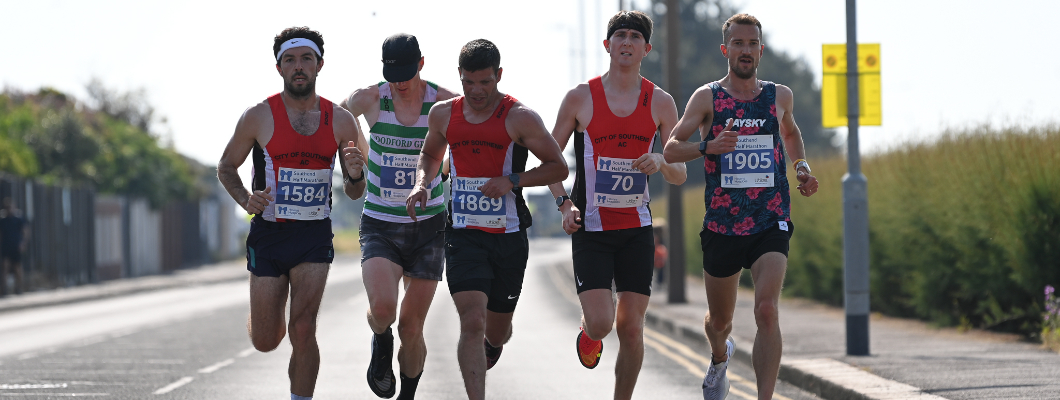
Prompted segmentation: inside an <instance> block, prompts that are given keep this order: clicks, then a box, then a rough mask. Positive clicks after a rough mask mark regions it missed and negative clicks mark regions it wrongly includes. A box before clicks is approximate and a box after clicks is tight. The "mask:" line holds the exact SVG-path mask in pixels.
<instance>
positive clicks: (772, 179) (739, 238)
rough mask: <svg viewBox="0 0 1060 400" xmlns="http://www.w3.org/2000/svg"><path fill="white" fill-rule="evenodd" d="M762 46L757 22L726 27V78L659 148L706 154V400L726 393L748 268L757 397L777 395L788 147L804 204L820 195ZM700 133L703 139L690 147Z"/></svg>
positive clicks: (696, 101) (700, 96)
mask: <svg viewBox="0 0 1060 400" xmlns="http://www.w3.org/2000/svg"><path fill="white" fill-rule="evenodd" d="M764 49H765V45H764V44H762V24H761V23H760V22H759V21H758V20H757V19H755V17H753V16H751V15H748V14H737V15H734V16H732V17H731V18H729V20H728V21H726V22H725V25H724V26H723V28H722V45H721V54H722V55H723V56H725V58H727V59H728V63H729V72H728V74H726V75H725V77H724V78H722V79H721V80H719V81H716V82H712V83H709V84H707V85H704V86H703V87H700V88H699V89H698V90H696V92H695V93H694V94H693V95H692V98H691V100H689V102H688V106H687V107H686V109H685V115H684V116H683V117H681V120H680V121H679V122H678V123H677V127H676V128H674V134H673V136H672V137H671V138H670V140H669V141H668V142H667V143H666V147H665V150H664V151H663V153H664V154H665V155H666V160H667V161H675V162H684V161H690V160H694V159H696V158H699V157H704V156H705V160H704V162H703V166H704V168H705V170H706V182H707V184H706V197H705V198H706V199H708V202H707V212H706V216H705V217H704V218H703V231H702V232H701V233H700V236H701V244H702V248H703V270H704V271H705V272H706V274H704V278H705V279H704V282H705V285H706V288H705V289H706V292H707V301H708V303H709V306H708V308H709V310H708V312H707V314H706V316H705V317H704V319H703V325H704V329H705V330H706V334H707V340H708V341H709V342H710V350H711V354H712V361H713V362H712V365H711V366H710V367H709V368H708V369H707V374H706V376H705V377H704V378H703V398H704V399H708V400H714V399H723V398H725V396H726V395H728V392H729V380H728V378H727V377H726V373H725V372H726V369H727V367H728V361H729V358H730V357H732V354H733V351H734V348H735V343H734V342H733V340H732V338H731V337H729V333H730V332H731V331H732V318H733V313H734V312H735V309H736V289H737V286H738V285H739V281H740V272H741V271H742V270H743V269H750V270H751V278H752V279H753V280H754V285H755V321H756V322H757V323H758V332H757V333H756V336H755V343H754V354H753V357H752V360H753V364H754V369H755V375H756V377H757V383H758V398H760V399H770V398H772V397H773V389H774V388H775V386H776V383H777V372H778V371H779V370H780V354H781V348H782V340H781V334H780V321H779V300H780V289H781V286H782V285H783V283H784V273H785V271H786V270H787V263H788V242H789V240H790V239H791V234H792V232H794V231H795V226H794V225H793V224H792V223H791V214H790V209H791V206H790V204H791V203H790V195H789V189H788V179H787V164H786V161H785V156H784V151H785V149H787V152H788V155H789V156H791V157H792V158H794V159H795V162H794V163H793V166H794V169H795V171H796V174H797V175H796V179H798V181H799V183H800V185H799V186H798V188H797V189H799V192H800V193H801V194H802V195H803V196H806V197H809V196H812V195H813V194H814V193H815V192H817V179H816V178H814V177H813V175H810V166H809V164H807V162H806V160H805V159H804V158H805V154H806V150H805V147H804V146H803V142H802V133H800V132H799V127H798V126H796V125H795V118H794V117H793V116H792V106H793V104H794V100H793V99H794V96H793V95H792V92H791V89H789V88H788V87H787V86H784V85H778V84H775V83H773V82H769V81H762V80H758V77H757V75H758V73H757V70H758V63H759V61H760V60H761V58H762V51H763V50H764ZM697 128H698V129H699V131H700V136H701V137H702V138H703V141H701V142H699V143H689V142H688V138H689V137H690V136H692V132H693V131H695V130H696V129H697Z"/></svg>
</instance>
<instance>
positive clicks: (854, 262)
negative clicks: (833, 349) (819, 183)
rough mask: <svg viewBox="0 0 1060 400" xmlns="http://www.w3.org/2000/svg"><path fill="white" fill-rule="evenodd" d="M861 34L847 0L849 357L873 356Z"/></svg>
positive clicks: (845, 235)
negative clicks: (861, 126) (861, 104)
mask: <svg viewBox="0 0 1060 400" xmlns="http://www.w3.org/2000/svg"><path fill="white" fill-rule="evenodd" d="M858 100H859V98H858V33H857V13H856V11H855V0H847V121H848V122H847V129H848V130H849V134H848V135H847V174H846V175H844V176H843V288H844V293H843V303H844V304H845V305H846V314H847V355H851V356H867V355H869V200H868V179H866V178H865V175H863V174H862V173H861V152H860V150H859V149H858V122H859V121H858V117H859V114H860V113H859V110H858V107H859V104H858Z"/></svg>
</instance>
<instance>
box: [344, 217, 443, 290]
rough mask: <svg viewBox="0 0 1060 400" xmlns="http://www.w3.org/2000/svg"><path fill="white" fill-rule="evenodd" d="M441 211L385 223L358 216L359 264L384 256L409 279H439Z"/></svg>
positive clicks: (441, 238)
mask: <svg viewBox="0 0 1060 400" xmlns="http://www.w3.org/2000/svg"><path fill="white" fill-rule="evenodd" d="M444 229H445V214H437V215H434V216H432V217H429V218H426V219H420V220H419V221H416V222H409V223H399V222H387V221H383V220H380V219H376V218H372V217H369V216H367V215H362V216H361V230H360V235H361V238H360V243H361V265H362V266H363V265H364V262H365V261H368V260H369V259H372V258H377V257H379V258H385V259H387V260H390V261H391V262H393V263H394V264H397V265H400V266H401V269H403V270H404V273H405V276H407V277H410V278H419V279H430V280H434V281H440V280H442V271H443V270H444V269H445V264H444V261H445V258H444V257H445V250H444V246H445V238H444V237H443V236H442V231H443V230H444Z"/></svg>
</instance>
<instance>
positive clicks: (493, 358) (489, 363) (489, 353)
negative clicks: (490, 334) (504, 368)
mask: <svg viewBox="0 0 1060 400" xmlns="http://www.w3.org/2000/svg"><path fill="white" fill-rule="evenodd" d="M482 345H483V346H485V347H486V369H487V370H488V369H490V368H493V366H494V365H497V360H500V359H501V351H504V345H503V344H502V345H500V346H498V347H493V345H491V344H490V341H489V340H486V338H482Z"/></svg>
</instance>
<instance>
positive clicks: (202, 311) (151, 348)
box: [0, 240, 815, 400]
mask: <svg viewBox="0 0 1060 400" xmlns="http://www.w3.org/2000/svg"><path fill="white" fill-rule="evenodd" d="M531 246H532V248H531V262H530V266H529V267H528V271H527V276H526V282H525V288H524V291H523V297H522V302H520V304H519V308H518V310H517V311H516V316H515V320H514V326H515V328H514V331H515V333H514V336H513V338H512V341H511V342H510V343H509V344H508V345H507V346H505V350H504V354H503V356H502V357H501V359H500V362H499V363H498V364H497V366H496V367H494V369H492V370H490V372H489V374H488V375H487V383H486V384H487V397H489V398H491V399H607V398H610V397H611V393H612V388H613V385H614V374H613V370H614V362H615V350H616V349H617V348H618V342H617V339H615V337H614V335H613V334H612V335H611V336H609V337H608V338H607V339H605V343H604V358H603V360H602V361H601V365H600V366H598V367H597V368H596V369H594V370H587V369H585V368H583V367H581V365H580V364H579V363H578V362H577V359H576V356H575V351H574V339H575V336H576V335H577V332H578V324H579V317H580V309H579V307H578V305H577V303H576V297H574V290H573V285H572V284H571V283H570V282H565V280H564V278H562V276H563V275H562V274H560V273H559V271H557V270H555V268H557V266H556V264H557V262H558V261H559V260H561V259H562V258H564V257H568V258H569V253H564V252H562V251H557V250H556V249H555V248H556V246H554V242H549V241H547V240H544V241H534V242H532V245H531ZM247 299H248V294H247V283H246V282H245V281H237V282H228V283H219V284H210V285H202V286H194V287H185V288H178V289H166V290H159V291H154V292H149V293H140V294H134V295H128V296H121V297H117V298H111V299H105V300H94V301H86V302H81V303H75V304H68V305H61V306H52V307H44V308H36V309H31V310H24V311H16V312H9V313H4V314H0V397H4V398H33V399H41V398H57V399H58V398H68V397H106V398H115V399H144V398H159V399H162V398H170V399H287V398H289V389H288V379H287V363H288V357H289V355H290V346H289V345H288V344H286V343H285V344H283V345H281V346H280V348H278V349H277V350H275V351H273V352H270V353H259V352H257V351H255V350H254V349H253V348H252V347H251V345H250V342H249V340H248V339H247V335H246V327H245V323H246V316H247V312H248V309H249V307H248V305H247V301H248V300H247ZM367 304H368V303H367V299H366V297H365V295H364V287H363V285H362V283H361V280H360V270H359V268H358V265H357V264H356V263H350V262H346V263H337V264H335V265H334V266H333V268H332V271H331V275H330V277H329V281H328V287H327V290H326V292H325V296H324V303H323V306H322V308H321V314H320V320H319V328H318V340H319V344H320V348H321V353H322V354H321V368H320V375H319V379H318V382H317V389H316V393H315V398H318V399H337V398H343V399H347V398H358V399H361V398H363V399H371V398H375V396H374V395H373V394H372V392H371V391H370V390H369V389H368V387H367V384H366V383H365V370H366V368H367V365H368V358H369V355H370V349H369V342H370V331H369V329H368V326H367V323H366V322H365V320H364V313H365V310H366V308H367ZM425 332H426V336H427V346H428V358H427V364H426V367H425V368H426V370H425V372H424V374H423V378H422V380H421V382H420V386H419V391H418V394H417V397H419V398H421V399H450V398H451V399H460V398H466V396H465V395H464V390H463V384H462V382H461V378H460V374H459V369H458V367H457V363H456V341H457V336H458V333H459V324H458V320H457V316H456V311H455V308H454V307H453V304H452V300H451V299H450V297H449V294H448V290H447V289H446V286H445V283H444V282H443V283H441V284H440V285H439V290H438V292H437V296H436V297H435V301H434V304H433V306H432V309H431V313H430V314H429V316H428V319H427V325H426V327H425ZM646 343H647V349H646V351H645V359H644V367H643V371H642V372H641V375H640V379H639V381H638V384H637V390H636V392H635V395H634V398H638V399H697V398H701V396H702V395H701V392H700V383H701V381H702V371H703V370H704V369H705V366H704V363H705V362H706V358H707V357H709V355H707V354H706V352H705V349H696V348H693V347H691V346H690V345H689V344H688V343H684V342H681V341H680V340H679V339H674V338H671V337H669V336H666V335H663V334H660V333H658V332H655V331H651V330H648V331H647V332H646ZM395 367H396V365H395ZM729 371H730V379H732V381H733V390H732V392H731V393H730V396H729V398H730V399H748V400H749V399H755V398H757V394H756V391H755V386H754V382H753V381H754V373H753V371H752V370H751V369H750V367H749V366H747V365H742V364H739V363H733V364H732V365H731V366H730V370H729ZM775 398H777V399H798V400H801V399H812V398H815V397H814V396H813V395H810V394H808V393H806V392H803V391H801V390H799V389H797V388H794V387H793V386H790V385H787V384H783V383H781V384H780V386H779V391H778V395H777V396H775Z"/></svg>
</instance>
